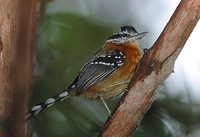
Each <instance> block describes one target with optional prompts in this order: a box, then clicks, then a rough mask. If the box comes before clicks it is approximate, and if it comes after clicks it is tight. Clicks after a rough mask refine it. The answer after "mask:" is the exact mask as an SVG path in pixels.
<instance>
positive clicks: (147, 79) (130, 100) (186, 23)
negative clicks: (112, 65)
mask: <svg viewBox="0 0 200 137" xmlns="http://www.w3.org/2000/svg"><path fill="white" fill-rule="evenodd" d="M199 18H200V0H182V1H181V2H180V4H179V6H178V7H177V9H176V11H175V12H174V14H173V16H172V17H171V19H170V21H169V22H168V24H167V25H166V27H165V29H164V30H163V32H162V34H161V35H160V37H159V38H158V40H157V41H156V42H155V44H154V45H153V47H152V48H151V49H149V50H148V52H147V53H145V54H144V56H143V58H142V59H141V61H140V65H139V67H138V70H137V72H136V74H135V75H134V77H133V78H132V81H131V83H130V85H129V91H128V92H127V93H125V94H124V95H123V97H122V99H121V101H120V102H119V104H118V106H117V108H116V109H115V111H114V112H113V114H112V117H110V118H109V119H108V120H107V122H106V124H105V125H104V127H103V129H102V131H101V133H100V134H99V137H129V136H132V134H133V133H134V132H135V130H136V128H137V126H138V124H139V122H140V120H141V119H142V117H143V115H144V114H145V113H146V111H147V110H148V109H149V108H150V106H151V104H152V102H153V100H154V98H155V95H156V93H157V92H156V90H157V89H158V88H159V86H160V85H162V84H163V83H164V81H165V79H166V78H167V77H168V76H169V75H170V74H171V73H172V72H173V69H174V63H175V61H176V59H177V57H178V55H179V53H180V52H181V50H182V48H183V47H184V44H185V42H186V41H187V39H188V37H189V36H190V34H191V32H192V30H193V29H194V27H195V25H196V24H197V22H198V20H199Z"/></svg>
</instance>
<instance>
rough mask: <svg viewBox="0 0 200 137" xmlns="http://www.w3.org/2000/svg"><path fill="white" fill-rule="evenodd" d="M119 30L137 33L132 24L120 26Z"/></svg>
mask: <svg viewBox="0 0 200 137" xmlns="http://www.w3.org/2000/svg"><path fill="white" fill-rule="evenodd" d="M120 31H121V32H126V33H127V32H128V33H129V34H134V33H138V32H137V31H136V29H135V28H134V27H133V26H122V27H121V29H120Z"/></svg>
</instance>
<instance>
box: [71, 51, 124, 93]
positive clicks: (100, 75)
mask: <svg viewBox="0 0 200 137" xmlns="http://www.w3.org/2000/svg"><path fill="white" fill-rule="evenodd" d="M124 61H125V56H124V54H123V53H122V52H120V51H112V52H110V53H107V54H103V55H99V53H97V54H96V55H95V56H93V58H91V59H90V61H89V62H88V63H87V64H85V65H84V66H83V68H82V69H81V71H80V73H79V75H78V76H77V77H76V79H75V80H74V81H73V83H72V84H71V85H70V87H69V89H72V88H73V89H74V90H75V91H76V94H81V93H83V92H84V91H85V90H87V89H88V88H89V87H90V86H92V85H94V84H96V83H98V82H100V81H102V80H104V79H105V78H106V77H108V76H109V75H111V74H112V73H113V72H115V71H116V70H117V69H118V68H119V67H120V66H122V65H123V64H124Z"/></svg>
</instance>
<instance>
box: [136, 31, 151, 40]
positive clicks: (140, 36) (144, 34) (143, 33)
mask: <svg viewBox="0 0 200 137" xmlns="http://www.w3.org/2000/svg"><path fill="white" fill-rule="evenodd" d="M147 33H148V32H141V33H138V34H136V35H135V36H134V37H135V39H141V38H143V37H144V36H146V34H147Z"/></svg>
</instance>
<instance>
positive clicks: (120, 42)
mask: <svg viewBox="0 0 200 137" xmlns="http://www.w3.org/2000/svg"><path fill="white" fill-rule="evenodd" d="M146 34H147V32H142V33H138V32H137V31H136V29H135V28H134V27H133V26H123V27H121V28H120V31H119V32H118V33H114V34H113V35H111V36H110V37H108V38H107V40H106V41H105V43H104V45H103V47H102V48H101V49H100V50H99V51H98V52H96V53H95V54H94V55H93V56H92V57H91V58H90V60H89V61H88V62H87V63H86V64H85V65H84V66H83V67H82V68H81V70H80V72H79V73H78V75H77V77H76V78H75V79H74V81H73V82H72V83H71V84H70V86H69V87H68V88H67V89H66V90H64V91H62V92H60V93H58V94H57V95H55V96H53V97H51V98H48V99H46V100H45V101H43V102H41V103H39V104H36V105H35V106H33V107H32V109H31V110H30V112H29V113H28V114H27V115H26V118H25V119H29V118H31V117H33V116H36V115H38V114H39V113H40V112H41V111H42V110H44V109H45V108H47V107H49V106H51V105H53V104H55V103H56V102H58V101H62V100H63V99H65V98H67V97H70V96H82V97H85V98H87V99H101V101H102V102H103V104H104V105H105V107H106V109H107V111H108V112H109V114H110V110H109V108H108V106H107V105H106V102H105V99H109V98H112V97H115V96H117V95H119V94H120V93H122V92H123V91H125V90H126V88H127V86H128V84H129V82H130V80H131V77H132V76H133V75H134V72H135V69H136V66H137V64H138V62H139V61H140V59H141V57H142V53H141V48H140V46H139V40H140V39H141V38H142V37H144V36H145V35H146Z"/></svg>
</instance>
